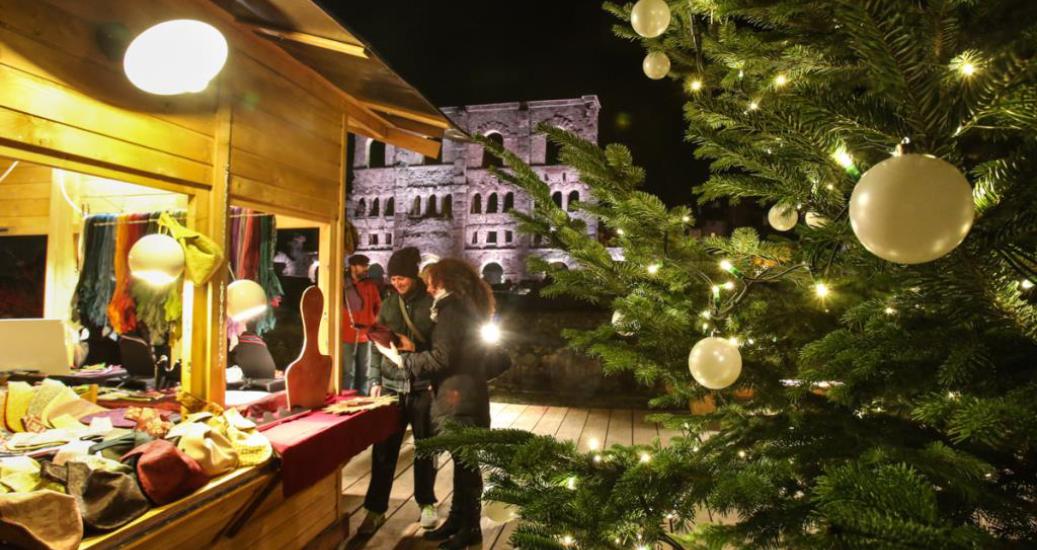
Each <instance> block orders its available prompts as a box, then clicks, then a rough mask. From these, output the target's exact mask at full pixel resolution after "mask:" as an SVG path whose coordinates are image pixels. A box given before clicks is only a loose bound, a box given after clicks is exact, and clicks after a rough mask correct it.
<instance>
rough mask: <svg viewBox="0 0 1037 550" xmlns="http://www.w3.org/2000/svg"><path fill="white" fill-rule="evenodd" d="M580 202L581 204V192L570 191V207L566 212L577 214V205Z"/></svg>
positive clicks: (568, 206)
mask: <svg viewBox="0 0 1037 550" xmlns="http://www.w3.org/2000/svg"><path fill="white" fill-rule="evenodd" d="M578 202H580V192H579V191H570V192H569V202H568V205H567V206H566V210H568V211H570V212H575V211H576V203H578Z"/></svg>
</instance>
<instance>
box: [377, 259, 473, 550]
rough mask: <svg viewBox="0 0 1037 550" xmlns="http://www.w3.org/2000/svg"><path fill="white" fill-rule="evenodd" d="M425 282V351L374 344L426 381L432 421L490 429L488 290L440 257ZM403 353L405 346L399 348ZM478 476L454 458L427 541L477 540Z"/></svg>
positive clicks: (466, 268) (461, 265)
mask: <svg viewBox="0 0 1037 550" xmlns="http://www.w3.org/2000/svg"><path fill="white" fill-rule="evenodd" d="M425 282H426V284H427V285H428V291H429V293H431V294H432V296H433V297H434V298H435V302H434V303H433V304H432V315H433V319H434V320H435V322H436V325H435V327H434V328H433V329H432V342H431V349H429V350H428V351H424V352H420V353H404V354H403V355H402V356H401V355H400V354H399V353H398V352H397V351H396V350H395V349H394V348H391V349H386V348H382V347H379V350H380V351H381V352H382V353H383V354H385V356H386V357H388V358H389V360H390V361H392V362H394V363H396V364H397V365H399V366H401V368H403V369H405V370H407V371H408V372H409V373H410V375H411V376H413V377H424V376H428V377H430V378H431V380H432V391H433V396H434V397H433V401H432V421H433V424H434V425H435V427H436V430H437V431H438V430H441V429H442V428H443V426H444V425H445V424H454V425H458V426H478V427H482V428H488V427H490V397H489V389H488V387H487V384H486V375H485V368H484V365H485V363H486V361H487V357H488V354H489V352H490V350H489V349H488V347H487V345H486V344H485V343H484V342H483V341H482V339H481V337H480V330H481V329H482V327H483V325H485V324H486V323H487V322H489V321H490V320H491V319H492V317H493V309H494V302H493V292H492V291H491V290H490V287H489V285H487V284H486V282H485V281H483V280H482V278H480V277H479V274H478V272H476V271H475V269H474V268H472V267H471V266H470V265H468V264H467V263H465V262H463V261H461V260H455V259H446V260H441V261H439V262H437V263H435V264H432V265H431V266H429V267H428V269H427V272H426V275H425ZM404 351H406V350H404ZM481 498H482V475H481V473H480V472H479V467H478V465H475V464H464V463H462V462H461V461H458V460H454V496H453V501H452V502H451V504H450V515H449V516H448V517H447V520H446V522H445V523H443V525H441V526H440V527H439V528H438V529H435V530H433V531H429V532H427V533H425V538H427V539H429V540H445V541H446V542H444V543H443V544H442V545H440V548H446V549H453V548H465V547H467V546H469V545H473V544H479V543H480V542H482V531H481V530H480V528H479V520H480V518H481V515H482V514H481V506H480V499H481Z"/></svg>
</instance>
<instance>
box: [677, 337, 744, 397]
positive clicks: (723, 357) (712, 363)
mask: <svg viewBox="0 0 1037 550" xmlns="http://www.w3.org/2000/svg"><path fill="white" fill-rule="evenodd" d="M688 370H690V371H691V376H692V377H693V378H694V379H695V381H696V382H698V383H699V384H702V385H703V386H704V387H706V388H709V389H711V390H722V389H724V388H726V387H728V386H730V385H731V384H734V383H735V380H738V375H739V374H741V373H742V354H741V352H739V351H738V346H736V345H735V344H733V343H731V341H730V340H727V339H724V338H717V337H715V336H710V337H709V338H703V339H701V340H699V341H698V343H697V344H695V347H693V348H691V354H690V355H688Z"/></svg>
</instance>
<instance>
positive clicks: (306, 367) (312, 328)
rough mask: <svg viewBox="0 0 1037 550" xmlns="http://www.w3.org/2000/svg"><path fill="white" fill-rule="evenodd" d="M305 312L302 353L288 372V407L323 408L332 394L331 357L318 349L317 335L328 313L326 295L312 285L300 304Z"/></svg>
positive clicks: (289, 366)
mask: <svg viewBox="0 0 1037 550" xmlns="http://www.w3.org/2000/svg"><path fill="white" fill-rule="evenodd" d="M299 310H300V311H301V312H302V328H303V341H302V353H300V354H299V358H298V359H296V360H295V361H292V364H291V365H288V368H287V369H285V371H284V378H285V385H286V386H287V388H288V408H289V409H290V408H292V407H306V408H308V409H312V408H316V407H320V406H321V405H323V404H324V399H325V398H326V397H327V395H328V384H329V383H330V382H331V357H330V356H328V355H323V354H321V352H320V348H319V347H318V342H317V340H318V337H317V334H318V332H319V330H320V318H321V316H322V315H323V314H324V294H323V293H322V292H321V291H320V289H319V288H317V287H315V286H311V287H310V288H307V289H306V291H305V292H303V293H302V300H301V302H300V304H299Z"/></svg>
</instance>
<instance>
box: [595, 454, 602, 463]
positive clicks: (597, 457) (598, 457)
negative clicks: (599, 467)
mask: <svg viewBox="0 0 1037 550" xmlns="http://www.w3.org/2000/svg"><path fill="white" fill-rule="evenodd" d="M599 462H601V455H600V454H596V455H594V463H595V464H597V463H599Z"/></svg>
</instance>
